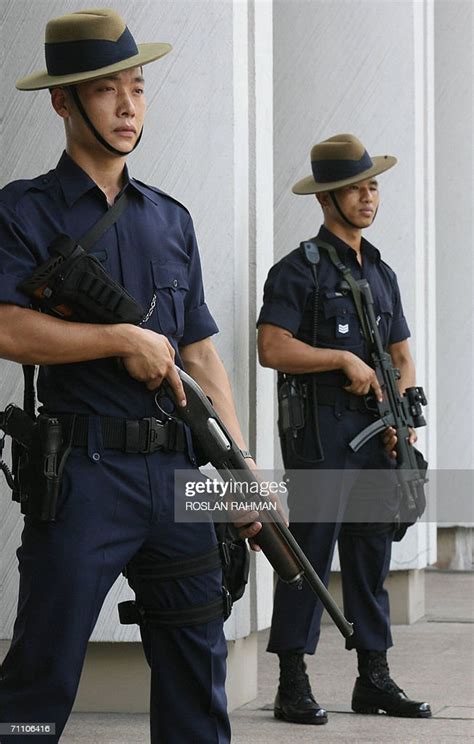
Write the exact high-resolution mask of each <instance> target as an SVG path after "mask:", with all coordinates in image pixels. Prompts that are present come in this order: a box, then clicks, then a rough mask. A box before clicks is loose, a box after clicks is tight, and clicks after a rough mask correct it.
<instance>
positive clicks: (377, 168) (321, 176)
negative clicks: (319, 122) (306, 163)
mask: <svg viewBox="0 0 474 744" xmlns="http://www.w3.org/2000/svg"><path fill="white" fill-rule="evenodd" d="M396 162H397V158H395V157H394V156H393V155H375V156H374V157H371V156H370V155H369V153H368V152H367V150H366V149H365V147H364V145H363V144H362V142H361V141H360V140H359V139H357V137H355V136H354V135H353V134H336V135H335V136H334V137H330V138H329V139H327V140H324V141H323V142H319V143H318V144H316V145H314V147H312V149H311V168H312V171H313V172H312V174H311V175H310V176H306V178H302V179H301V181H298V182H297V183H295V185H294V186H293V188H292V189H291V190H292V191H293V193H294V194H318V193H319V192H321V191H334V190H335V189H340V188H341V187H342V186H349V185H350V184H351V183H357V182H358V181H365V180H366V179H367V178H373V177H375V176H378V175H379V174H380V173H383V172H384V171H386V170H388V169H389V168H392V167H393V166H394V165H395V164H396Z"/></svg>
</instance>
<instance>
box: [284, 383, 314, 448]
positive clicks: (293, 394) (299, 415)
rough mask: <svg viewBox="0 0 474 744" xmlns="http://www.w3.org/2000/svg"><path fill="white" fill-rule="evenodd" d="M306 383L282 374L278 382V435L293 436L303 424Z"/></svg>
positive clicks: (304, 418)
mask: <svg viewBox="0 0 474 744" xmlns="http://www.w3.org/2000/svg"><path fill="white" fill-rule="evenodd" d="M306 398H307V391H306V385H305V384H304V383H302V382H301V381H300V380H298V379H297V378H296V377H295V376H293V375H286V376H285V377H284V378H283V376H282V378H281V380H279V384H278V431H279V433H280V437H282V436H285V437H287V436H290V437H293V438H295V437H296V436H297V433H298V431H299V430H300V429H302V428H303V427H304V425H305V420H306V417H305V407H306Z"/></svg>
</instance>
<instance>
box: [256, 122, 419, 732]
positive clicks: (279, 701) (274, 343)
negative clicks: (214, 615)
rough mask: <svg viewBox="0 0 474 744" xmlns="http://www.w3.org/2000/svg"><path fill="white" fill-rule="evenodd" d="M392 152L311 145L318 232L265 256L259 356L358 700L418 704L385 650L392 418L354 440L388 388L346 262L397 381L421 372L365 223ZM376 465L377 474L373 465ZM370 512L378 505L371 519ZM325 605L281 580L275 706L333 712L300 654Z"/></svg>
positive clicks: (296, 502) (357, 707)
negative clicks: (367, 298)
mask: <svg viewBox="0 0 474 744" xmlns="http://www.w3.org/2000/svg"><path fill="white" fill-rule="evenodd" d="M396 162H397V161H396V158H394V157H392V156H390V155H381V156H376V157H371V156H370V155H369V153H368V152H367V150H366V149H365V147H364V145H363V144H362V142H361V141H360V140H359V139H358V138H357V137H355V136H354V135H351V134H340V135H336V136H334V137H330V138H329V139H326V140H324V141H322V142H319V143H318V144H316V145H315V146H314V147H313V148H312V150H311V167H312V173H311V175H309V176H307V177H305V178H303V179H302V180H300V181H298V182H297V183H296V184H295V185H294V186H293V193H295V194H302V195H303V194H315V195H316V198H317V200H318V202H319V204H320V205H321V208H322V211H323V215H324V224H323V225H322V227H321V228H320V230H319V233H318V235H317V237H316V238H314V239H312V240H311V241H305V242H303V243H302V244H301V245H300V247H299V248H297V249H295V250H293V251H292V252H291V253H289V254H288V255H286V256H285V257H284V258H283V259H282V260H281V261H279V262H278V263H277V264H276V265H275V266H273V268H272V269H271V270H270V273H269V275H268V278H267V281H266V284H265V289H264V297H263V307H262V309H261V312H260V316H259V319H258V326H259V333H258V345H259V358H260V362H261V364H263V365H264V366H266V367H272V368H273V369H276V370H278V372H279V398H280V401H281V408H280V418H279V433H280V441H281V447H282V455H283V461H284V464H285V468H286V470H287V477H288V483H289V506H290V520H291V528H292V531H293V534H294V536H295V537H296V539H297V540H298V542H299V543H300V545H301V547H302V548H303V550H304V552H305V553H306V555H307V556H308V557H309V558H310V560H311V561H312V563H313V565H314V567H315V569H316V571H317V572H318V574H319V575H320V576H321V577H323V578H324V580H325V581H327V580H328V577H329V573H330V569H331V563H332V558H333V553H334V548H335V544H336V542H337V544H338V548H339V560H340V565H341V576H342V585H343V595H344V610H345V615H346V617H347V618H348V620H350V621H351V622H352V623H353V624H354V634H353V635H352V636H351V637H350V638H349V639H347V641H346V648H347V649H356V650H357V656H358V668H359V677H358V678H357V680H356V684H355V687H354V691H353V696H352V708H353V710H354V711H355V712H357V713H376V712H378V711H384V712H386V713H389V714H390V715H395V716H404V717H413V718H418V717H429V716H430V715H431V712H430V707H429V705H428V704H427V703H422V702H417V701H414V700H410V699H409V698H408V697H407V696H406V695H405V694H404V692H403V691H402V690H401V689H400V688H399V687H398V686H397V685H396V684H395V682H394V681H393V680H392V679H391V677H390V675H389V669H388V665H387V657H386V652H387V649H388V648H389V647H390V646H391V645H392V638H391V632H390V616H389V604H388V595H387V591H386V590H385V588H384V581H385V579H386V577H387V574H388V571H389V566H390V555H391V547H392V541H393V538H394V537H397V539H398V538H399V535H397V534H396V532H395V529H396V528H395V526H394V524H393V523H391V520H393V521H394V523H395V522H396V517H397V512H398V508H399V502H398V497H397V491H396V490H395V489H396V480H395V479H394V477H393V476H394V472H393V464H394V459H393V458H394V454H395V445H396V436H395V431H394V430H393V429H392V428H389V429H387V430H386V432H385V434H384V437H383V439H379V438H378V437H377V438H374V439H373V440H371V441H370V442H369V443H368V444H366V445H365V446H364V447H362V448H361V449H360V450H359V451H358V452H357V453H354V452H353V451H352V450H351V449H350V447H349V445H348V443H349V442H350V440H351V439H352V438H353V437H354V436H355V435H356V434H357V433H359V432H360V431H362V430H363V429H365V428H366V427H367V426H368V425H369V424H370V423H371V422H373V420H374V418H373V413H372V412H371V410H370V409H369V406H368V401H366V396H367V395H368V394H369V393H371V394H372V396H375V397H377V398H378V399H379V400H381V396H382V392H381V387H380V384H379V381H378V380H377V377H376V374H375V371H374V369H373V368H372V366H371V354H370V346H369V342H370V339H369V340H368V337H366V336H365V335H364V331H363V327H362V325H363V322H361V321H360V319H359V314H358V312H357V308H356V302H355V296H353V293H352V285H351V284H350V283H349V282H348V272H349V274H351V275H352V277H353V280H358V279H362V278H364V279H366V280H367V281H368V283H369V285H370V287H371V290H372V294H373V296H374V303H375V311H376V313H377V323H378V327H379V332H380V335H381V338H382V342H383V344H384V346H385V348H386V349H387V350H388V352H389V353H390V355H391V357H392V361H393V364H394V366H395V367H397V368H398V369H399V370H400V373H401V377H400V380H399V386H400V391H404V390H405V388H407V387H411V386H414V385H415V368H414V364H413V360H412V357H411V354H410V349H409V346H408V337H409V335H410V333H409V330H408V325H407V322H406V320H405V317H404V314H403V310H402V304H401V299H400V291H399V288H398V284H397V279H396V276H395V274H394V272H393V271H392V270H391V269H390V267H389V266H388V265H387V264H386V263H385V262H384V261H382V259H381V257H380V253H379V251H378V250H377V248H375V247H374V246H373V245H371V244H370V243H369V242H368V241H367V240H366V239H365V238H363V237H362V230H363V229H365V228H368V227H370V225H371V224H372V223H373V221H374V219H375V216H376V214H377V210H378V206H379V185H378V180H377V176H379V175H380V174H381V173H383V172H384V171H386V170H388V169H389V168H391V167H392V166H394V165H395V163H396ZM353 284H354V285H355V282H354V281H353ZM361 317H363V316H361ZM372 403H374V401H372ZM372 410H373V406H372ZM415 439H416V435H415V433H414V431H413V430H412V434H411V441H412V442H413V441H415ZM374 471H377V472H378V473H379V474H381V476H380V477H377V478H375V476H374V475H373V473H374ZM371 499H373V501H371ZM361 505H362V506H363V508H364V512H363V514H364V515H366V516H364V517H363V520H364V521H363V522H362V520H361V518H360V516H359V515H360V511H359V509H360V506H361ZM374 513H375V514H377V515H378V516H377V517H376V518H371V519H369V518H368V516H367V515H372V514H374ZM321 614H322V605H321V603H320V602H317V600H316V598H315V596H314V595H313V594H312V592H311V591H309V590H308V588H307V587H306V586H303V587H302V589H301V591H299V592H294V591H293V590H292V589H291V588H290V587H288V585H285V584H283V583H282V582H281V581H280V582H278V586H277V589H276V593H275V604H274V611H273V619H272V627H271V633H270V639H269V643H268V649H267V650H268V651H270V652H272V653H277V654H278V656H279V661H280V684H279V688H278V693H277V696H276V699H275V706H274V713H275V716H276V717H277V718H279V719H283V720H285V721H289V722H293V723H305V724H325V723H326V722H327V720H328V716H327V712H326V710H325V709H324V708H323V707H322V706H321V705H319V703H318V702H317V701H316V700H315V698H314V696H313V694H312V690H311V686H310V682H309V678H308V675H307V674H306V665H305V662H304V654H306V653H309V654H314V652H315V650H316V646H317V643H318V640H319V632H320V623H321Z"/></svg>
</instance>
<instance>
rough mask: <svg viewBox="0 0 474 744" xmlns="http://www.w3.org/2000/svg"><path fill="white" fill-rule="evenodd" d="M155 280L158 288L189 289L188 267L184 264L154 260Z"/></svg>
mask: <svg viewBox="0 0 474 744" xmlns="http://www.w3.org/2000/svg"><path fill="white" fill-rule="evenodd" d="M152 268H153V280H154V283H155V287H156V288H157V289H174V290H177V289H185V290H188V289H189V283H188V268H187V266H186V265H184V264H178V263H165V264H160V263H157V262H156V261H153V262H152Z"/></svg>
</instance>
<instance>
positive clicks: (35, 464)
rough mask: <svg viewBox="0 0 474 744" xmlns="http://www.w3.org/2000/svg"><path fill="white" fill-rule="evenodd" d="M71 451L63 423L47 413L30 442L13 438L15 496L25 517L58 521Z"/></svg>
mask: <svg viewBox="0 0 474 744" xmlns="http://www.w3.org/2000/svg"><path fill="white" fill-rule="evenodd" d="M25 415H26V414H25ZM69 452H70V447H68V446H66V445H65V443H64V441H63V433H62V426H61V423H60V422H59V420H58V419H57V418H54V417H52V416H47V415H45V414H42V415H40V416H38V418H37V419H36V420H35V421H34V422H33V423H32V428H31V438H30V441H29V442H28V443H26V444H25V443H24V442H23V443H22V442H20V441H18V439H15V438H14V439H13V457H12V465H13V478H14V486H13V499H14V500H15V501H18V502H19V503H20V507H21V512H22V513H23V514H25V516H28V517H32V518H33V519H36V520H39V521H41V522H54V521H55V519H56V509H57V502H58V497H59V491H60V487H61V475H62V472H63V469H64V465H65V462H66V459H67V456H68V454H69Z"/></svg>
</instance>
